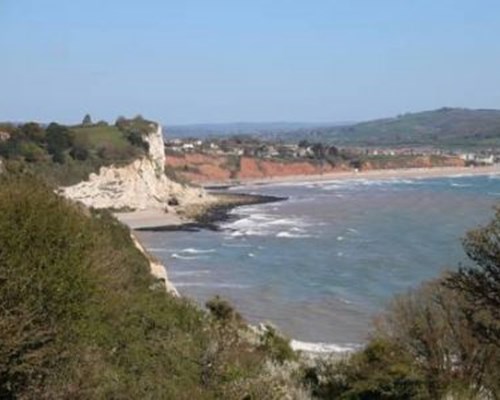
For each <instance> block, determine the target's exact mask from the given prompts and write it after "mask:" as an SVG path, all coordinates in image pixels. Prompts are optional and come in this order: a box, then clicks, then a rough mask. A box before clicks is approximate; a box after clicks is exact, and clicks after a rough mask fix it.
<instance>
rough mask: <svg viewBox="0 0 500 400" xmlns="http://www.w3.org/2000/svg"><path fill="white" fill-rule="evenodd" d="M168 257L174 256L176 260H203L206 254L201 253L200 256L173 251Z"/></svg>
mask: <svg viewBox="0 0 500 400" xmlns="http://www.w3.org/2000/svg"><path fill="white" fill-rule="evenodd" d="M170 257H172V258H176V259H178V260H203V259H206V258H207V256H206V255H201V256H183V255H181V254H177V253H173V254H172V255H171V256H170Z"/></svg>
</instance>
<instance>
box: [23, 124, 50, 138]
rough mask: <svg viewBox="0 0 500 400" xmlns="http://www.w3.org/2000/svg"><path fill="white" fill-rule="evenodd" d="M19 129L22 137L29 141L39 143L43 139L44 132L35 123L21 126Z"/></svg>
mask: <svg viewBox="0 0 500 400" xmlns="http://www.w3.org/2000/svg"><path fill="white" fill-rule="evenodd" d="M20 129H21V132H22V133H23V135H24V136H25V137H26V138H27V139H29V140H33V141H35V142H37V143H41V142H43V140H44V139H45V131H44V130H43V128H42V127H41V126H40V125H38V124H37V123H36V122H28V123H26V124H24V125H22V126H21V128H20Z"/></svg>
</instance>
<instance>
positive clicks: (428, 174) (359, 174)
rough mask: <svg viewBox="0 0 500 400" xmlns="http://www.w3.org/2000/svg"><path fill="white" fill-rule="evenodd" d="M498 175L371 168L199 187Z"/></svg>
mask: <svg viewBox="0 0 500 400" xmlns="http://www.w3.org/2000/svg"><path fill="white" fill-rule="evenodd" d="M492 174H494V175H496V174H500V164H495V165H492V166H486V167H434V168H401V169H374V170H369V171H343V172H333V173H327V174H319V175H318V174H316V175H313V174H311V175H289V176H278V177H271V178H250V179H236V180H228V181H213V182H206V183H203V184H202V186H203V187H204V188H206V189H211V190H223V189H229V188H232V187H239V186H241V187H245V186H252V185H259V186H260V185H273V184H286V183H300V182H323V181H335V180H356V179H368V180H378V179H404V178H413V179H431V178H445V177H453V176H483V175H492Z"/></svg>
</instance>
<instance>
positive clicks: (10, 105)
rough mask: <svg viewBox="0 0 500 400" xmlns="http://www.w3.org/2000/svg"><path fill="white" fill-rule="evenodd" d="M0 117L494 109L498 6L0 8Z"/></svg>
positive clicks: (497, 102) (499, 99) (15, 3)
mask: <svg viewBox="0 0 500 400" xmlns="http://www.w3.org/2000/svg"><path fill="white" fill-rule="evenodd" d="M0 54H1V57H0V120H20V121H25V120H39V121H50V120H58V121H62V122H76V121H79V120H81V118H82V117H83V115H84V114H85V113H87V112H89V113H90V114H91V115H92V116H93V117H94V119H108V120H114V119H115V118H116V116H118V115H127V116H128V115H135V114H137V113H141V114H143V115H144V116H146V117H148V118H151V119H155V120H159V121H161V122H163V123H164V124H167V125H168V124H182V123H196V122H235V121H253V122H263V121H317V122H320V121H321V122H322V121H353V120H364V119H369V118H374V117H382V116H392V115H395V114H398V113H402V112H407V111H419V110H425V109H433V108H438V107H442V106H460V107H471V108H500V1H499V0H265V1H264V0H251V1H250V0H248V1H247V0H172V1H170V0H141V1H128V0H43V1H42V0H0Z"/></svg>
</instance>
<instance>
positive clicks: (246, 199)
mask: <svg viewBox="0 0 500 400" xmlns="http://www.w3.org/2000/svg"><path fill="white" fill-rule="evenodd" d="M210 194H211V195H212V196H214V197H215V201H213V202H211V203H206V204H193V205H191V206H188V207H185V208H184V209H182V210H179V211H178V212H177V213H166V212H164V211H163V210H155V209H150V210H140V211H132V212H127V213H114V215H115V217H116V218H118V219H119V220H120V221H121V222H122V223H124V224H126V225H127V226H128V227H129V228H130V229H132V230H134V231H150V232H172V231H184V232H197V231H199V230H201V229H208V230H212V231H217V230H219V226H218V223H219V222H224V221H228V220H230V219H231V218H236V217H235V216H233V215H231V213H230V211H231V210H232V209H234V208H236V207H241V206H248V205H253V204H265V203H274V202H278V201H285V200H287V199H288V198H287V197H277V196H266V195H257V194H247V193H226V192H210Z"/></svg>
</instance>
